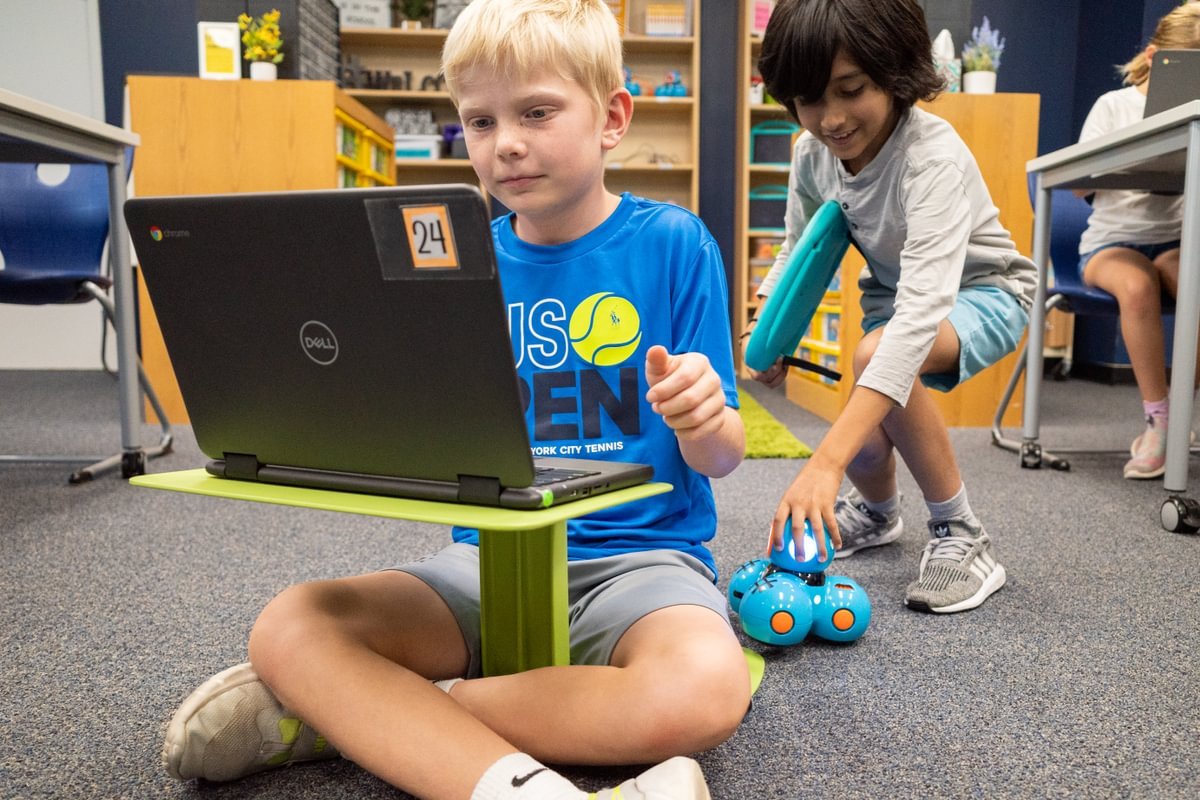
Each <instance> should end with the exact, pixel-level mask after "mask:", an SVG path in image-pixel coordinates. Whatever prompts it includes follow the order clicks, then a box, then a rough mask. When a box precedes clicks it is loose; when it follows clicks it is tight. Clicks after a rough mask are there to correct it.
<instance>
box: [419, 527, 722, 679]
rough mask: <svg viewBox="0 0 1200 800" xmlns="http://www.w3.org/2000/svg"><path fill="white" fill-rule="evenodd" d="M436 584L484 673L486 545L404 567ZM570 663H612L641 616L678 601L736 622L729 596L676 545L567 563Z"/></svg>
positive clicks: (452, 549)
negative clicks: (482, 565)
mask: <svg viewBox="0 0 1200 800" xmlns="http://www.w3.org/2000/svg"><path fill="white" fill-rule="evenodd" d="M396 569H398V570H399V571H401V572H407V573H408V574H410V575H413V576H415V577H417V578H419V579H421V580H422V581H423V582H425V583H426V584H428V585H429V587H430V588H432V589H433V590H434V591H435V592H437V593H438V595H440V596H441V598H442V599H443V600H444V601H445V602H446V605H448V606H449V607H450V611H451V613H453V614H454V618H455V619H456V620H457V621H458V627H459V629H460V630H461V631H462V635H463V639H464V640H465V641H466V643H467V650H468V651H469V653H470V657H471V660H470V665H469V666H468V668H467V674H466V675H465V676H464V677H467V678H477V677H479V676H480V675H482V663H483V662H482V656H481V653H480V639H479V548H477V547H475V546H474V545H469V544H458V543H456V544H452V545H450V546H448V547H446V548H445V549H443V550H441V551H439V552H437V553H435V554H434V555H432V556H429V557H427V558H424V559H422V560H420V561H416V562H413V563H411V564H405V565H403V566H401V567H397V568H396ZM567 599H568V602H569V604H570V610H569V612H568V616H567V618H568V620H569V624H570V626H571V635H570V640H571V663H572V664H591V665H601V666H603V665H607V664H608V662H609V659H611V658H612V652H613V649H614V648H615V647H616V646H617V642H618V641H619V640H620V638H621V636H622V635H624V633H625V631H627V630H629V628H630V626H632V625H633V623H635V622H637V621H638V620H639V619H641V618H642V617H644V616H646V615H647V614H649V613H651V612H652V611H657V610H659V609H660V608H668V607H670V606H678V605H695V606H703V607H704V608H710V609H712V610H713V611H714V612H715V613H717V614H720V615H721V618H722V619H724V620H725V622H726V624H728V623H729V613H728V610H727V607H726V603H725V595H724V594H722V593H721V591H720V590H719V589H718V588H717V586H716V584H714V583H713V574H712V573H711V572H709V570H708V568H707V567H705V566H704V564H703V563H701V562H700V561H699V560H697V559H695V558H693V557H692V556H689V555H687V554H685V553H680V552H678V551H675V550H648V551H644V552H638V553H622V554H620V555H614V556H607V557H605V558H593V559H587V560H583V561H571V562H568V564H567Z"/></svg>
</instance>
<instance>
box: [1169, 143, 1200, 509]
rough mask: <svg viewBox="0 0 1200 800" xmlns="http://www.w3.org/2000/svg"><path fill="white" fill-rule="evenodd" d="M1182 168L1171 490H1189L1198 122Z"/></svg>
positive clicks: (1197, 301)
mask: <svg viewBox="0 0 1200 800" xmlns="http://www.w3.org/2000/svg"><path fill="white" fill-rule="evenodd" d="M1184 174H1185V176H1186V177H1185V178H1184V189H1183V235H1182V240H1181V242H1180V253H1179V291H1178V298H1177V301H1176V304H1175V338H1174V348H1175V349H1174V353H1173V354H1172V357H1171V395H1170V397H1171V419H1170V421H1169V423H1168V428H1167V469H1166V473H1165V474H1164V476H1163V488H1164V489H1166V490H1167V491H1168V492H1170V493H1172V494H1180V493H1183V492H1186V491H1187V473H1188V430H1189V429H1190V428H1191V422H1192V381H1193V379H1194V378H1195V374H1196V372H1195V370H1196V331H1197V327H1198V323H1200V196H1198V195H1200V122H1192V123H1191V124H1190V125H1189V126H1188V148H1187V167H1186V172H1185V173H1184Z"/></svg>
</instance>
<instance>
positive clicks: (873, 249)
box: [758, 108, 1037, 405]
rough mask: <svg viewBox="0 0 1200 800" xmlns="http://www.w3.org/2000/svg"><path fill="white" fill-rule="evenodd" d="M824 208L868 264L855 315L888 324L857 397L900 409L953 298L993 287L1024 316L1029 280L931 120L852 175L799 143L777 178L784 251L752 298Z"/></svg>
mask: <svg viewBox="0 0 1200 800" xmlns="http://www.w3.org/2000/svg"><path fill="white" fill-rule="evenodd" d="M827 200H837V201H838V203H839V204H841V207H842V213H843V214H844V215H845V217H846V222H847V223H848V224H849V226H850V235H851V237H852V239H853V240H854V244H855V246H856V247H857V248H858V250H859V251H860V252H861V253H862V255H863V257H864V258H865V259H866V261H867V265H866V268H865V269H864V270H863V272H862V274H861V275H860V277H859V282H858V285H859V288H860V289H861V290H862V308H863V313H864V315H865V316H867V317H871V316H888V315H889V314H890V315H891V319H890V321H889V323H888V325H887V327H886V328H885V330H884V332H883V335H882V338H881V339H880V342H879V346H878V347H877V349H876V351H875V355H874V357H873V358H872V359H871V363H870V364H869V365H868V366H867V368H866V370H864V372H863V374H862V376H861V377H860V378H859V380H858V383H859V384H860V385H862V386H867V387H869V388H871V389H874V390H876V391H878V392H881V393H883V394H885V395H887V396H888V397H890V398H892V399H893V400H895V401H896V402H897V403H898V404H900V405H904V404H905V403H907V402H908V395H909V392H910V391H911V389H912V385H913V382H914V381H915V380H916V378H917V375H918V373H919V371H920V367H921V364H923V363H924V361H925V358H926V356H928V354H929V351H930V349H931V348H932V347H933V341H934V338H935V336H936V334H937V329H938V325H939V324H940V323H941V321H942V320H943V319H945V318H946V317H947V316H948V315H949V313H950V310H951V309H952V308H953V307H954V303H955V300H956V299H957V297H958V290H959V289H960V288H961V287H964V286H995V287H998V288H1000V289H1003V290H1004V291H1006V292H1009V293H1010V294H1012V295H1014V296H1015V297H1016V298H1017V299H1018V300H1019V301H1020V303H1021V305H1022V306H1023V307H1024V308H1026V309H1028V308H1029V307H1030V305H1031V304H1032V301H1033V292H1034V288H1035V286H1036V283H1037V270H1036V268H1035V267H1034V264H1033V262H1032V261H1030V260H1029V259H1028V258H1026V257H1024V256H1022V255H1021V254H1020V253H1018V252H1017V249H1016V246H1015V245H1014V244H1013V241H1012V237H1011V235H1010V234H1009V233H1008V231H1007V230H1005V228H1004V226H1002V225H1001V224H1000V219H999V211H998V209H997V208H996V206H995V204H994V203H992V199H991V195H990V194H989V193H988V189H987V185H986V184H984V182H983V176H982V175H981V174H980V172H979V166H978V164H976V162H975V158H974V157H973V156H972V155H971V152H970V150H968V149H967V146H966V144H964V143H963V141H962V139H961V138H960V137H959V136H958V133H957V132H955V130H954V128H953V127H952V126H951V125H950V124H949V123H948V122H946V121H945V120H943V119H941V118H940V117H937V116H934V115H933V114H930V113H928V112H926V111H923V110H921V109H919V108H912V109H909V110H908V111H906V112H904V113H903V114H902V115H901V118H900V120H899V122H898V123H897V125H896V128H895V130H894V131H892V135H891V136H890V137H888V140H887V142H886V143H885V144H884V146H883V148H882V149H881V150H880V151H879V154H878V155H876V156H875V158H874V159H872V160H871V163H870V164H868V165H867V166H866V167H865V168H864V169H863V170H862V171H861V172H859V173H858V174H857V175H851V174H850V173H849V172H847V171H846V168H845V166H844V165H843V164H842V162H841V160H839V159H838V158H837V157H836V156H834V155H833V154H832V153H831V152H830V151H829V149H828V148H827V147H825V145H823V144H821V143H820V142H819V141H817V139H816V138H815V137H813V136H812V134H811V133H808V132H805V133H803V134H801V136H800V137H799V138H798V139H797V140H796V145H795V148H794V152H793V154H792V169H791V173H790V175H789V177H788V198H787V213H786V221H785V228H786V236H785V241H784V245H783V247H782V248H781V249H780V252H779V257H778V258H777V259H776V261H775V264H774V266H773V267H772V268H771V271H770V273H769V274H768V275H767V276H766V278H765V279H764V280H763V283H762V286H761V287H760V288H759V291H758V294H759V296H760V297H767V296H769V295H770V294H771V291H772V290H773V289H774V287H775V285H776V284H777V283H778V282H779V279H780V277H781V274H782V271H783V269H784V266H785V265H786V263H787V260H788V254H789V253H790V252H791V249H792V247H793V246H794V245H795V243H796V241H797V240H798V239H799V238H800V236H801V234H802V233H803V232H804V228H805V226H806V225H807V224H808V220H809V218H810V217H811V215H812V214H813V213H815V212H816V209H817V207H818V206H819V205H820V204H821V203H823V202H825V201H827ZM893 311H894V313H892V312H893Z"/></svg>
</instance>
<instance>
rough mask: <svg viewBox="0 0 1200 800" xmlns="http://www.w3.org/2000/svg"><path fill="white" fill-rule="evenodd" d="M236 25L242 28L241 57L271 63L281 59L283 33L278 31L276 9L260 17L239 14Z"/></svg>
mask: <svg viewBox="0 0 1200 800" xmlns="http://www.w3.org/2000/svg"><path fill="white" fill-rule="evenodd" d="M238 27H239V28H241V30H242V47H243V55H242V57H243V58H245V59H246V60H247V61H267V62H270V63H271V64H278V63H280V62H281V61H283V52H282V49H283V35H282V34H281V33H280V32H279V11H278V9H272V10H271V11H268V12H267V13H265V14H263V15H262V16H261V17H251V16H250V15H249V14H239V15H238Z"/></svg>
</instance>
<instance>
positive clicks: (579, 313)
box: [567, 292, 642, 367]
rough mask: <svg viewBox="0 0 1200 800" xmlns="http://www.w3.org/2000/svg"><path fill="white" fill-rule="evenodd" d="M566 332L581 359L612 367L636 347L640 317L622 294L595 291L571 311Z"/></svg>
mask: <svg viewBox="0 0 1200 800" xmlns="http://www.w3.org/2000/svg"><path fill="white" fill-rule="evenodd" d="M567 334H568V336H570V337H571V346H572V347H574V348H575V352H576V353H578V354H579V357H580V358H582V359H583V360H584V361H587V362H588V363H589V364H595V365H596V366H597V367H611V366H614V365H616V364H620V363H621V362H622V361H624V360H625V359H627V358H629V357H630V356H631V355H633V354H634V351H636V350H637V348H638V344H640V343H641V341H642V318H641V316H639V315H638V312H637V309H636V308H634V307H633V303H631V302H629V301H628V300H626V299H625V298H624V297H620V296H618V295H615V294H613V293H612V292H597V293H596V294H594V295H592V296H591V297H589V298H587V299H586V300H584V301H583V302H582V303H580V304H579V305H578V306H576V307H575V310H574V311H573V312H571V321H570V324H569V325H568V328H567Z"/></svg>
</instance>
